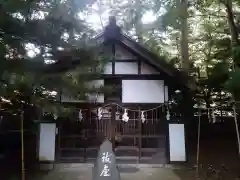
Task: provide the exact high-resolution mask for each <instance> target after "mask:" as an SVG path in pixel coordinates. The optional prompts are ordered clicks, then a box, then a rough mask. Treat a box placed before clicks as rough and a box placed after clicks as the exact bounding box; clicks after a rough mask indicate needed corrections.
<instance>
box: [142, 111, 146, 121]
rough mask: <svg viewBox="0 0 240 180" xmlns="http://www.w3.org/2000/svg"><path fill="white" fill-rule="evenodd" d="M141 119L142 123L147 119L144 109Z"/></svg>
mask: <svg viewBox="0 0 240 180" xmlns="http://www.w3.org/2000/svg"><path fill="white" fill-rule="evenodd" d="M141 120H142V123H144V122H145V121H146V118H145V116H144V111H141Z"/></svg>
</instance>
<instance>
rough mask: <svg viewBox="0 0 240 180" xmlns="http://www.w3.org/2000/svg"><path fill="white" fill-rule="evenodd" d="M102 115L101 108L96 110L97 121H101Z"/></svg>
mask: <svg viewBox="0 0 240 180" xmlns="http://www.w3.org/2000/svg"><path fill="white" fill-rule="evenodd" d="M102 113H103V110H102V108H98V119H99V120H101V119H102Z"/></svg>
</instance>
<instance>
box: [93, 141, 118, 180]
mask: <svg viewBox="0 0 240 180" xmlns="http://www.w3.org/2000/svg"><path fill="white" fill-rule="evenodd" d="M103 179H104V180H105V179H106V180H107V179H109V180H120V174H119V171H118V169H117V165H116V157H115V154H114V153H113V151H112V143H111V142H110V141H109V140H105V141H104V142H103V143H102V145H101V146H100V149H99V152H98V157H97V160H96V163H95V165H94V168H93V180H103Z"/></svg>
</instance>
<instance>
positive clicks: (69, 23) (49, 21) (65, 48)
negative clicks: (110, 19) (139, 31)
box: [0, 0, 102, 110]
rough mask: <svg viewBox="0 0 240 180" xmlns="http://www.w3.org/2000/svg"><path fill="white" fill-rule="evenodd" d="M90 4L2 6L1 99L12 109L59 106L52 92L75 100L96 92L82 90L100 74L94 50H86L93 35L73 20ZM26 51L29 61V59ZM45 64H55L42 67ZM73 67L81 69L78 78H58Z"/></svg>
mask: <svg viewBox="0 0 240 180" xmlns="http://www.w3.org/2000/svg"><path fill="white" fill-rule="evenodd" d="M92 2H93V1H92ZM92 2H91V1H81V2H80V1H71V0H66V1H60V0H59V1H58V0H57V1H44V0H38V1H31V0H28V1H21V2H20V1H14V0H10V1H3V2H1V3H0V15H1V18H0V64H1V65H0V76H1V84H0V94H1V97H4V98H5V99H8V100H10V101H11V103H12V106H14V107H16V106H15V105H16V104H19V106H18V107H16V108H17V109H18V108H20V109H21V108H22V106H23V104H25V105H26V104H27V105H31V104H34V105H37V106H40V107H49V109H51V108H50V106H52V105H53V104H52V103H53V102H55V101H56V100H57V99H56V96H53V95H51V94H50V93H49V92H51V91H59V89H60V88H61V87H64V88H65V89H66V90H67V91H68V92H69V93H70V94H72V96H74V97H77V96H79V94H83V92H87V91H90V90H91V91H94V90H93V89H91V88H86V87H85V84H86V82H88V81H90V80H91V79H93V78H94V77H96V76H98V74H99V73H100V71H101V69H99V68H96V67H99V63H100V59H99V57H98V56H97V54H96V49H93V48H89V47H88V46H87V42H88V39H89V37H90V36H91V34H92V33H93V31H92V30H91V29H89V28H88V27H87V25H86V23H85V22H83V21H82V20H80V19H79V18H78V16H77V14H78V13H79V12H80V11H81V10H83V8H85V7H86V5H87V4H90V3H92ZM29 47H30V48H32V49H29ZM59 48H60V49H62V50H61V51H60V50H59ZM29 51H31V52H32V56H29V55H28V53H29ZM46 61H55V62H56V64H46ZM73 62H78V63H79V65H80V66H79V68H78V69H77V72H78V73H74V75H73V74H71V73H68V74H66V73H61V72H62V71H64V68H65V69H66V68H72V63H73ZM101 63H102V62H101ZM90 69H91V71H90ZM53 106H54V107H55V106H56V105H55V104H54V105H53ZM17 109H16V110H17ZM55 109H56V108H55Z"/></svg>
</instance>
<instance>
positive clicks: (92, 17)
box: [26, 0, 157, 57]
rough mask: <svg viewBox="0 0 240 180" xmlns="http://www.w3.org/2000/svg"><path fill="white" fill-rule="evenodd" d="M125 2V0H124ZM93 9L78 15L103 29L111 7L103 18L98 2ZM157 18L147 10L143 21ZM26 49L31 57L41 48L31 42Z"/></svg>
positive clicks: (104, 13) (152, 20) (103, 14)
mask: <svg viewBox="0 0 240 180" xmlns="http://www.w3.org/2000/svg"><path fill="white" fill-rule="evenodd" d="M123 3H124V0H123ZM91 9H92V10H93V11H92V12H81V13H79V14H78V16H79V18H80V19H82V20H85V21H86V22H87V23H88V24H89V25H90V26H91V27H92V28H93V29H94V30H95V31H102V30H103V27H102V24H101V20H102V23H103V26H104V27H105V26H106V25H107V23H108V18H109V16H110V11H111V9H106V10H104V11H103V12H102V13H101V19H100V16H99V14H98V13H97V12H94V11H98V10H99V6H98V4H97V3H94V4H93V5H92V6H91ZM116 19H117V17H116ZM156 19H157V18H156V16H155V15H154V13H153V12H152V11H147V12H146V13H145V14H144V15H143V17H142V23H143V24H150V23H153V22H154V21H155V20H156ZM26 49H27V50H28V51H27V55H28V56H29V57H34V56H35V55H36V54H38V53H39V52H40V50H39V49H38V48H36V47H35V46H34V44H30V43H29V44H26Z"/></svg>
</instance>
